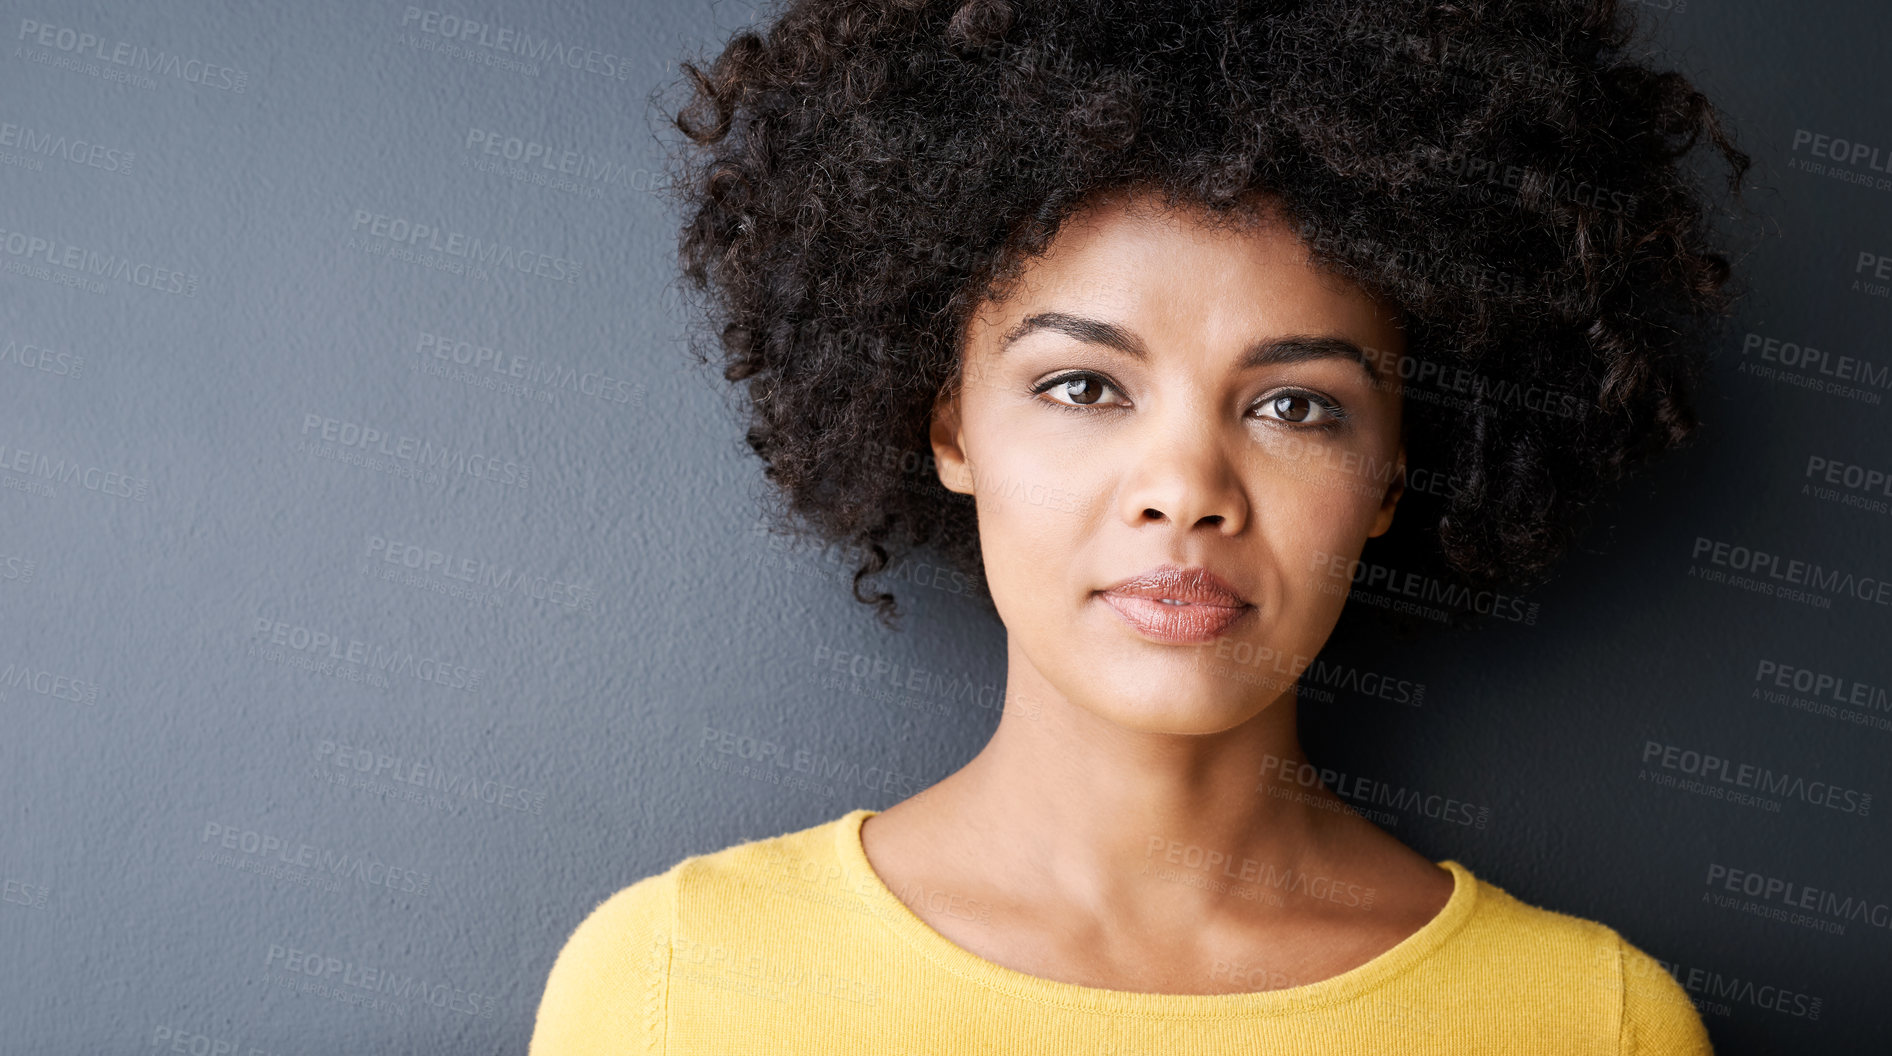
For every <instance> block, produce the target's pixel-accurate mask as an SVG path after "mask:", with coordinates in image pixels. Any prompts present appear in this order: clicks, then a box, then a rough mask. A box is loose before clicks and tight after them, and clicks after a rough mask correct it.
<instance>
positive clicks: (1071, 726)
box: [926, 654, 1347, 916]
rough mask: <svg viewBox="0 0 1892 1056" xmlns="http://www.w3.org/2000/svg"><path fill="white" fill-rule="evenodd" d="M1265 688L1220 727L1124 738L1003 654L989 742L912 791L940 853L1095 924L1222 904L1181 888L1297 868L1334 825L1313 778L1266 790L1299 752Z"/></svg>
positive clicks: (1287, 700)
mask: <svg viewBox="0 0 1892 1056" xmlns="http://www.w3.org/2000/svg"><path fill="white" fill-rule="evenodd" d="M1258 691H1260V690H1259V689H1258ZM1266 691H1267V692H1279V694H1280V695H1279V696H1278V697H1276V698H1275V699H1274V700H1273V701H1271V702H1270V703H1269V704H1268V706H1267V707H1266V708H1265V709H1263V710H1262V711H1261V712H1259V713H1258V714H1256V715H1255V716H1254V717H1253V718H1251V719H1249V720H1248V721H1246V722H1243V723H1242V724H1240V725H1239V726H1235V727H1231V728H1229V729H1226V730H1223V731H1220V732H1216V733H1210V734H1176V733H1163V732H1152V731H1149V730H1139V729H1131V728H1128V727H1126V726H1124V725H1121V724H1119V723H1117V722H1113V721H1111V720H1109V719H1108V718H1105V717H1103V716H1102V715H1099V714H1097V713H1096V712H1095V711H1092V710H1088V709H1086V708H1085V707H1083V706H1082V705H1081V704H1078V703H1074V702H1072V701H1070V700H1068V699H1067V698H1066V697H1065V696H1064V695H1063V694H1061V693H1059V692H1058V691H1057V690H1056V689H1054V688H1053V687H1052V686H1051V684H1050V683H1049V682H1048V681H1046V680H1045V679H1044V678H1043V677H1042V676H1041V675H1040V674H1039V673H1038V672H1037V671H1036V670H1035V669H1034V668H1032V667H1031V665H1030V663H1029V662H1028V661H1026V660H1024V659H1023V658H1022V657H1020V656H1018V655H1016V654H1014V655H1013V657H1012V664H1011V666H1010V668H1009V671H1008V676H1007V685H1006V701H1005V708H1004V711H1003V712H1002V714H1001V717H1000V720H999V725H998V728H997V730H996V731H995V732H994V733H993V735H992V738H991V740H990V741H989V742H988V743H987V744H986V746H985V748H984V749H983V750H982V751H980V753H979V754H978V755H977V756H975V757H974V758H973V759H972V761H971V762H969V763H967V764H966V766H965V767H963V768H962V769H960V770H959V771H957V772H955V773H954V774H952V775H951V776H950V777H948V778H946V779H945V780H944V781H942V782H940V783H939V784H938V785H936V786H934V787H933V788H932V789H929V790H928V792H927V793H926V795H927V796H928V797H929V798H932V797H937V798H936V799H935V801H934V805H935V806H936V807H940V808H943V809H942V811H941V814H942V815H943V816H944V817H946V818H948V819H950V820H949V821H948V822H947V824H948V825H949V826H950V827H951V829H952V830H953V832H952V835H953V841H952V842H953V845H954V846H955V847H956V848H959V849H962V850H964V851H966V852H968V853H972V854H976V855H978V856H979V859H978V860H979V861H980V862H981V871H982V872H987V873H988V875H990V874H991V873H995V872H996V873H999V874H1002V875H1005V876H1008V877H1009V878H1010V882H1011V883H1012V884H1016V885H1018V886H1019V888H1020V890H1021V891H1025V892H1033V893H1035V894H1036V895H1037V896H1039V897H1042V896H1044V895H1054V896H1055V897H1056V898H1058V899H1059V900H1060V901H1061V902H1063V903H1064V904H1067V905H1071V906H1073V907H1077V908H1080V909H1087V910H1090V911H1093V912H1096V913H1100V914H1123V913H1129V914H1130V915H1133V916H1134V915H1138V914H1137V913H1136V911H1135V908H1134V907H1136V906H1139V905H1141V906H1144V907H1151V906H1157V905H1168V906H1170V907H1171V908H1172V909H1174V908H1175V907H1176V906H1177V905H1178V903H1179V902H1180V904H1181V905H1187V906H1192V907H1194V908H1196V909H1201V908H1204V907H1218V906H1226V905H1227V904H1228V903H1229V902H1230V899H1229V897H1228V895H1227V894H1224V893H1220V892H1218V891H1216V890H1215V889H1214V888H1213V886H1210V885H1198V884H1190V883H1187V882H1186V881H1187V880H1188V879H1190V878H1192V877H1197V876H1199V877H1202V878H1204V879H1205V880H1206V879H1213V880H1215V881H1218V882H1220V883H1222V884H1226V885H1234V884H1253V883H1255V882H1257V880H1258V879H1259V878H1261V877H1266V876H1279V875H1281V874H1282V873H1283V872H1284V871H1287V870H1293V871H1295V872H1296V873H1299V872H1302V871H1304V869H1306V868H1307V867H1308V866H1309V865H1310V863H1311V862H1313V861H1314V860H1315V859H1316V857H1317V856H1318V854H1319V852H1320V850H1321V849H1322V846H1323V845H1325V844H1327V843H1329V842H1330V841H1331V834H1333V833H1335V832H1336V831H1338V829H1339V826H1340V824H1342V823H1344V822H1343V821H1342V819H1345V818H1346V817H1347V815H1346V814H1345V813H1344V807H1342V806H1341V801H1340V800H1339V799H1338V797H1336V796H1334V795H1333V794H1332V793H1331V792H1329V791H1328V790H1327V789H1326V788H1325V787H1324V786H1322V785H1321V784H1319V783H1318V782H1314V783H1312V787H1308V786H1306V785H1303V784H1300V783H1298V782H1297V783H1284V782H1282V781H1281V780H1279V777H1280V775H1281V774H1282V773H1283V772H1284V771H1285V772H1287V773H1294V772H1296V771H1297V770H1298V769H1299V768H1300V767H1301V765H1302V764H1304V763H1305V762H1306V761H1307V756H1306V753H1305V752H1303V751H1302V749H1301V745H1300V740H1299V735H1298V733H1297V730H1296V724H1295V704H1296V698H1295V690H1294V688H1293V687H1292V686H1288V687H1275V688H1271V689H1268V690H1266ZM1152 875H1156V876H1163V877H1167V878H1170V879H1182V880H1184V881H1185V882H1183V883H1157V882H1153V881H1152V880H1151V876H1152Z"/></svg>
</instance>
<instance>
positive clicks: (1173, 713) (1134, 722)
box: [1085, 683, 1267, 736]
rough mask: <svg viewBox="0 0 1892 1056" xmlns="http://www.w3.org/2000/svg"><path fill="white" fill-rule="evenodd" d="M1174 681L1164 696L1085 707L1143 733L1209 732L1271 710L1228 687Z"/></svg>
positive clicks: (1120, 698)
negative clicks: (1213, 688)
mask: <svg viewBox="0 0 1892 1056" xmlns="http://www.w3.org/2000/svg"><path fill="white" fill-rule="evenodd" d="M1191 689H1192V687H1189V686H1185V685H1177V684H1175V683H1170V684H1169V685H1168V686H1167V687H1166V689H1165V690H1164V692H1163V694H1162V696H1161V697H1160V698H1152V697H1140V698H1139V697H1136V696H1117V697H1113V699H1111V700H1108V701H1097V702H1094V703H1093V704H1091V705H1089V706H1087V707H1086V709H1085V710H1087V711H1089V712H1090V713H1091V714H1093V715H1095V716H1097V717H1098V718H1100V719H1103V720H1105V721H1106V722H1110V723H1113V724H1115V725H1118V726H1121V727H1123V728H1124V729H1126V730H1136V731H1137V732H1139V733H1172V734H1179V735H1194V736H1206V735H1208V734H1213V733H1221V732H1222V731H1224V730H1231V729H1234V728H1235V727H1237V726H1240V725H1241V724H1242V723H1244V722H1247V721H1248V720H1250V719H1252V718H1254V717H1255V716H1256V715H1259V714H1261V713H1262V712H1263V711H1265V710H1267V706H1266V705H1257V704H1256V703H1255V701H1254V700H1252V699H1243V698H1240V697H1237V696H1235V695H1233V694H1230V693H1228V692H1226V691H1223V692H1220V693H1212V692H1207V691H1195V692H1192V691H1191Z"/></svg>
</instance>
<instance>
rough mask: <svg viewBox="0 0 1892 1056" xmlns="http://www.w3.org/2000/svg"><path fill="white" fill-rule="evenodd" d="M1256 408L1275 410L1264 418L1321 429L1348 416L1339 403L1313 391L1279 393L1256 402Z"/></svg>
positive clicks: (1327, 427)
mask: <svg viewBox="0 0 1892 1056" xmlns="http://www.w3.org/2000/svg"><path fill="white" fill-rule="evenodd" d="M1255 409H1256V410H1257V411H1272V412H1273V413H1272V414H1263V415H1262V417H1264V418H1274V419H1276V420H1277V421H1283V422H1289V423H1292V424H1294V425H1306V426H1308V427H1310V428H1320V429H1330V428H1333V427H1335V426H1337V425H1339V424H1340V423H1341V422H1342V421H1343V420H1345V419H1346V417H1347V412H1346V411H1344V410H1342V409H1341V407H1340V405H1339V404H1337V403H1335V402H1334V401H1332V400H1330V399H1328V398H1327V397H1325V396H1322V395H1319V394H1318V393H1312V392H1300V391H1289V392H1282V393H1277V394H1275V395H1273V396H1270V397H1269V398H1267V399H1265V400H1263V401H1261V402H1260V403H1258V404H1256V405H1255Z"/></svg>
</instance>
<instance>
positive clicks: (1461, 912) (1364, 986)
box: [835, 807, 1478, 1016]
mask: <svg viewBox="0 0 1892 1056" xmlns="http://www.w3.org/2000/svg"><path fill="white" fill-rule="evenodd" d="M878 813H880V811H878V810H873V809H870V808H867V807H860V808H856V809H854V810H851V811H849V812H848V813H847V814H845V815H842V817H841V818H840V819H839V820H838V822H837V823H836V826H835V843H836V851H837V852H838V853H839V854H840V856H841V861H842V862H843V863H844V864H845V865H847V866H849V867H852V868H853V869H856V870H859V873H860V875H861V876H863V877H864V878H865V882H864V883H861V884H858V885H856V890H857V892H858V893H861V894H865V895H868V896H869V897H871V898H872V900H873V901H874V902H876V903H878V908H879V912H878V913H877V914H876V915H877V916H879V917H880V919H881V920H882V921H884V922H885V923H886V924H887V926H888V927H890V928H891V929H892V930H893V931H894V933H895V934H896V935H898V936H899V937H900V938H901V939H902V940H904V941H905V942H906V943H907V945H909V946H911V947H913V948H914V949H915V950H916V951H918V952H919V953H920V954H922V955H923V956H925V957H926V958H927V959H928V960H930V961H932V962H933V963H934V964H936V965H938V966H939V967H941V968H944V969H945V970H947V971H949V972H951V973H953V974H954V975H957V976H960V977H961V978H964V979H969V980H971V981H973V982H975V983H978V984H980V985H982V986H986V987H989V988H991V989H993V990H997V991H1000V992H1002V993H1006V994H1009V995H1011V996H1013V997H1018V998H1023V999H1025V1000H1028V1001H1034V1002H1037V1003H1040V1004H1050V1005H1058V1006H1062V1007H1065V1008H1069V1009H1074V1010H1081V1011H1091V1012H1104V1013H1116V1014H1146V1015H1147V1014H1163V1015H1182V1016H1228V1015H1242V1014H1256V1015H1267V1014H1277V1013H1284V1012H1303V1011H1308V1010H1310V1009H1314V1008H1319V1007H1322V1006H1325V1005H1331V1004H1336V1003H1338V1002H1341V1001H1347V1000H1350V999H1352V998H1354V997H1358V996H1359V995H1361V994H1363V993H1366V992H1367V991H1369V990H1372V989H1373V988H1375V987H1377V986H1380V985H1382V984H1384V983H1386V982H1388V981H1390V980H1392V979H1393V978H1395V977H1397V976H1399V975H1401V974H1402V973H1404V972H1407V971H1409V970H1411V969H1412V968H1414V967H1416V966H1417V965H1418V964H1420V963H1421V962H1422V961H1424V960H1425V958H1426V957H1427V956H1428V955H1429V954H1431V953H1432V952H1433V951H1434V950H1436V949H1438V948H1439V947H1440V946H1441V945H1443V944H1444V943H1445V941H1446V940H1447V939H1449V938H1451V937H1452V935H1453V934H1454V933H1456V932H1457V931H1458V930H1459V928H1460V927H1462V926H1463V925H1464V924H1465V922H1466V921H1467V920H1469V919H1470V918H1471V915H1472V909H1473V907H1474V905H1475V904H1476V903H1477V900H1478V883H1477V879H1476V878H1475V877H1474V876H1473V875H1472V873H1471V871H1470V870H1469V869H1467V868H1466V867H1465V866H1463V865H1461V864H1460V863H1459V862H1458V861H1456V860H1454V859H1450V858H1447V859H1444V860H1442V861H1440V862H1437V863H1436V864H1437V865H1438V866H1440V867H1441V868H1443V869H1446V870H1447V871H1449V872H1450V873H1451V874H1452V895H1451V897H1450V898H1448V899H1447V900H1446V902H1445V906H1444V908H1442V909H1440V910H1439V912H1438V913H1436V914H1434V915H1433V917H1432V919H1431V920H1429V921H1427V922H1426V923H1425V924H1424V925H1423V926H1421V927H1420V928H1419V930H1417V931H1415V932H1413V933H1412V934H1411V935H1408V936H1406V937H1405V938H1404V939H1401V940H1400V941H1399V942H1398V943H1397V944H1395V945H1394V946H1393V947H1392V948H1391V949H1388V950H1386V951H1385V952H1383V953H1381V954H1379V955H1378V956H1377V957H1374V958H1373V959H1372V960H1370V961H1367V962H1366V963H1365V964H1361V965H1357V966H1355V967H1353V968H1349V969H1348V970H1346V971H1344V972H1341V973H1340V974H1339V975H1333V976H1329V977H1327V978H1326V979H1321V980H1319V981H1317V982H1312V983H1307V984H1305V985H1302V986H1290V987H1284V988H1282V989H1278V990H1255V991H1245V992H1239V993H1229V994H1161V993H1145V992H1142V991H1135V990H1111V989H1106V988H1102V987H1093V986H1083V985H1081V984H1078V983H1067V982H1063V981H1060V980H1056V979H1046V978H1044V977H1042V976H1036V975H1031V974H1028V973H1026V972H1021V971H1019V970H1017V969H1015V968H1007V967H1005V966H1004V965H1002V964H999V963H997V962H995V961H988V960H986V959H985V958H983V957H980V956H979V955H978V954H975V953H973V952H972V951H970V950H967V949H965V948H964V947H961V946H958V945H955V944H954V943H953V941H952V940H950V939H948V938H947V937H946V936H944V935H941V934H940V933H939V932H937V931H934V930H933V927H932V925H930V924H928V923H926V921H924V920H921V919H920V918H919V916H918V915H916V914H915V913H914V912H913V910H912V909H910V908H908V906H907V904H906V903H905V902H902V901H901V900H900V898H899V896H898V895H896V894H894V892H893V890H892V889H891V888H889V887H888V886H887V882H886V880H884V879H883V878H882V877H881V875H880V874H879V873H877V872H875V871H874V866H873V863H872V862H870V861H868V860H867V849H866V847H865V846H864V845H863V844H862V842H861V825H862V823H864V822H865V821H866V820H867V819H868V818H870V817H872V816H874V815H875V814H878Z"/></svg>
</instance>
